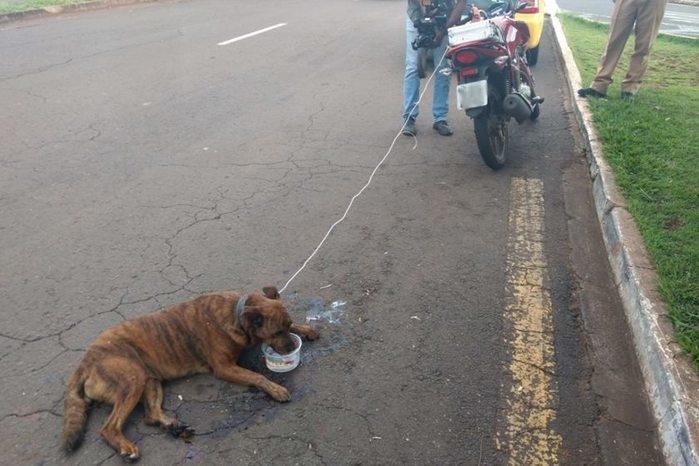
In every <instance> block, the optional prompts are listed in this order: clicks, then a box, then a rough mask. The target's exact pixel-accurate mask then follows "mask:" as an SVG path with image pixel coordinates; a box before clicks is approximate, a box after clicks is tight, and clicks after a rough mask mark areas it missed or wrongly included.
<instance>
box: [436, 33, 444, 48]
mask: <svg viewBox="0 0 699 466" xmlns="http://www.w3.org/2000/svg"><path fill="white" fill-rule="evenodd" d="M443 37H444V32H442V31H437V32H435V34H434V45H435V46H437V47H439V44H441V43H442V38H443Z"/></svg>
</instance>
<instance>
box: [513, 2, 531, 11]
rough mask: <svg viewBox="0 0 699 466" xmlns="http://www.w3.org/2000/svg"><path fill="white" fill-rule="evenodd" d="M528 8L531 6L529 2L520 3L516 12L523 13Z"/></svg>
mask: <svg viewBox="0 0 699 466" xmlns="http://www.w3.org/2000/svg"><path fill="white" fill-rule="evenodd" d="M528 6H529V4H528V3H527V2H519V4H518V5H517V9H516V10H515V11H522V10H524V9H525V8H527V7H528Z"/></svg>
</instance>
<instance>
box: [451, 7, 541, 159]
mask: <svg viewBox="0 0 699 466" xmlns="http://www.w3.org/2000/svg"><path fill="white" fill-rule="evenodd" d="M503 5H504V3H503V4H500V3H498V2H494V4H493V8H491V9H490V10H488V11H482V15H483V19H482V20H480V21H476V22H468V23H466V24H463V25H460V26H454V27H451V28H449V30H448V34H449V49H448V51H447V57H448V58H449V59H450V60H451V65H452V66H451V68H452V72H453V73H455V74H456V76H457V80H458V85H457V87H456V99H457V106H458V108H459V110H466V114H467V115H468V116H469V117H471V118H472V119H473V126H474V129H475V132H476V141H477V142H478V150H479V151H480V153H481V156H482V157H483V160H484V161H485V163H486V165H488V166H489V167H490V168H492V169H493V170H497V169H499V168H502V167H503V166H504V165H505V161H506V160H507V149H508V145H509V131H508V126H509V123H510V119H511V118H514V119H515V120H517V122H518V123H520V124H521V123H523V122H524V121H526V120H532V121H534V120H536V119H537V118H538V117H539V112H540V105H541V103H543V101H544V99H543V97H539V96H537V95H536V92H535V91H534V77H533V75H532V73H531V71H530V69H529V65H528V63H527V57H526V44H527V40H528V39H529V30H528V28H527V25H526V24H525V23H522V22H519V21H516V20H515V19H514V13H515V12H516V11H506V10H503ZM526 6H527V4H526V3H522V4H521V5H520V6H519V7H518V8H517V10H519V9H521V8H526Z"/></svg>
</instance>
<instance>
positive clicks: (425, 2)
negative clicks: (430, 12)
mask: <svg viewBox="0 0 699 466" xmlns="http://www.w3.org/2000/svg"><path fill="white" fill-rule="evenodd" d="M431 4H432V0H420V5H422V6H430V5H431Z"/></svg>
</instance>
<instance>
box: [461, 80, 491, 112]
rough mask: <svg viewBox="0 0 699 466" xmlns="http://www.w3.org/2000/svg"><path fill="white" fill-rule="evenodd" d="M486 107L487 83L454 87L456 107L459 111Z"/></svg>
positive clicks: (477, 82) (482, 81) (472, 83)
mask: <svg viewBox="0 0 699 466" xmlns="http://www.w3.org/2000/svg"><path fill="white" fill-rule="evenodd" d="M485 105H488V81H487V80H486V79H483V80H481V81H473V82H470V83H466V84H459V85H458V86H456V106H457V107H458V108H459V110H468V109H470V108H476V107H483V106H485Z"/></svg>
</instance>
